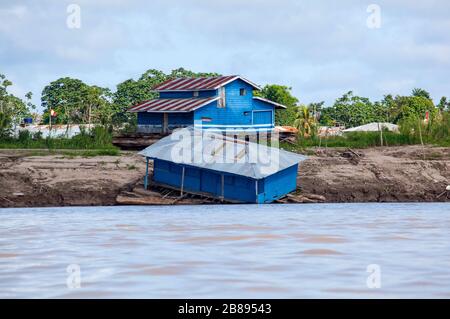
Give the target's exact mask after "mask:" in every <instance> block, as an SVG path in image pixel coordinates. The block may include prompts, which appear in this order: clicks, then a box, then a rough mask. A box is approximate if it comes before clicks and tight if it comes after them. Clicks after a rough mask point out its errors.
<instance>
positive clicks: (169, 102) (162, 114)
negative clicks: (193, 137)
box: [129, 75, 285, 133]
mask: <svg viewBox="0 0 450 319" xmlns="http://www.w3.org/2000/svg"><path fill="white" fill-rule="evenodd" d="M254 90H260V88H259V87H258V86H257V85H256V84H254V83H252V82H250V81H249V80H247V79H245V78H243V77H240V76H234V75H233V76H219V77H207V78H176V79H172V80H168V81H166V82H164V83H162V84H160V85H158V86H156V87H155V88H154V91H156V92H158V93H159V97H158V98H157V99H153V100H149V101H144V102H142V103H140V104H138V105H135V106H132V107H131V108H129V112H136V113H137V114H138V119H137V124H138V131H139V132H144V133H168V132H170V131H172V130H173V129H175V128H180V127H186V126H192V125H195V126H197V127H199V126H201V127H202V128H208V129H216V130H226V129H236V130H239V129H254V130H259V131H261V130H262V131H270V130H272V129H273V128H274V122H275V109H277V108H285V106H284V105H281V104H278V103H275V102H272V101H269V100H267V99H264V98H261V97H257V96H254V94H253V91H254Z"/></svg>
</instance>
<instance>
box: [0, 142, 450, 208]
mask: <svg viewBox="0 0 450 319" xmlns="http://www.w3.org/2000/svg"><path fill="white" fill-rule="evenodd" d="M307 153H308V159H307V160H306V161H305V162H303V163H302V164H301V165H300V168H299V174H298V183H297V184H298V191H297V192H296V193H295V194H292V195H291V196H290V197H289V198H288V201H287V202H297V203H298V202H326V203H344V202H348V203H352V202H450V196H447V194H444V195H441V194H442V193H443V192H444V191H445V187H446V186H447V185H448V184H450V149H449V148H443V147H431V146H426V147H421V146H401V147H384V148H381V147H378V148H369V149H358V150H348V149H340V148H328V149H324V148H321V149H309V150H307ZM144 173H145V161H144V159H143V158H142V157H141V156H139V155H137V154H136V153H135V152H121V155H120V156H96V157H87V158H84V157H79V156H70V155H46V156H33V155H32V154H30V151H26V150H0V189H1V190H2V192H1V194H0V207H50V206H109V205H118V204H133V203H134V204H145V205H149V204H155V205H163V204H206V203H209V202H208V200H205V199H201V198H189V197H187V198H182V199H177V195H176V194H173V195H171V196H168V195H167V194H165V195H162V194H161V193H158V192H157V191H155V190H150V191H145V190H144V189H143V188H142V179H143V176H144ZM439 195H441V196H440V197H439Z"/></svg>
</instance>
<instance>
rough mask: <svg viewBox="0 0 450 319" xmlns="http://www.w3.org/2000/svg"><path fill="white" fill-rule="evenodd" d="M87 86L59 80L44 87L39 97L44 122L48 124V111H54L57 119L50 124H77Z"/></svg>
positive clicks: (78, 81)
mask: <svg viewBox="0 0 450 319" xmlns="http://www.w3.org/2000/svg"><path fill="white" fill-rule="evenodd" d="M87 91H88V85H87V84H85V83H84V82H83V81H81V80H78V79H72V78H69V77H65V78H60V79H58V80H56V81H53V82H51V83H50V84H49V85H47V86H45V87H44V90H43V91H42V95H41V102H42V106H43V107H44V109H45V112H44V114H43V117H44V122H45V123H48V122H49V112H50V110H55V111H56V113H57V117H56V118H54V119H52V123H64V124H69V123H79V122H81V119H82V113H83V109H84V108H85V105H84V103H83V102H84V101H83V98H84V94H86V92H87Z"/></svg>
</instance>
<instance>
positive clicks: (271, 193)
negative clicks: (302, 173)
mask: <svg viewBox="0 0 450 319" xmlns="http://www.w3.org/2000/svg"><path fill="white" fill-rule="evenodd" d="M297 171H298V164H297V165H294V166H291V167H288V168H286V169H284V170H282V171H279V172H277V173H275V174H273V175H270V176H268V177H266V178H264V189H263V190H262V192H258V202H259V203H270V202H273V201H274V200H276V199H279V198H281V197H283V196H284V195H286V194H288V193H290V192H292V191H295V189H296V188H297Z"/></svg>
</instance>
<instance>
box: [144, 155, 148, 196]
mask: <svg viewBox="0 0 450 319" xmlns="http://www.w3.org/2000/svg"><path fill="white" fill-rule="evenodd" d="M145 159H146V162H147V164H146V166H145V178H144V189H147V187H148V157H146V158H145Z"/></svg>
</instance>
